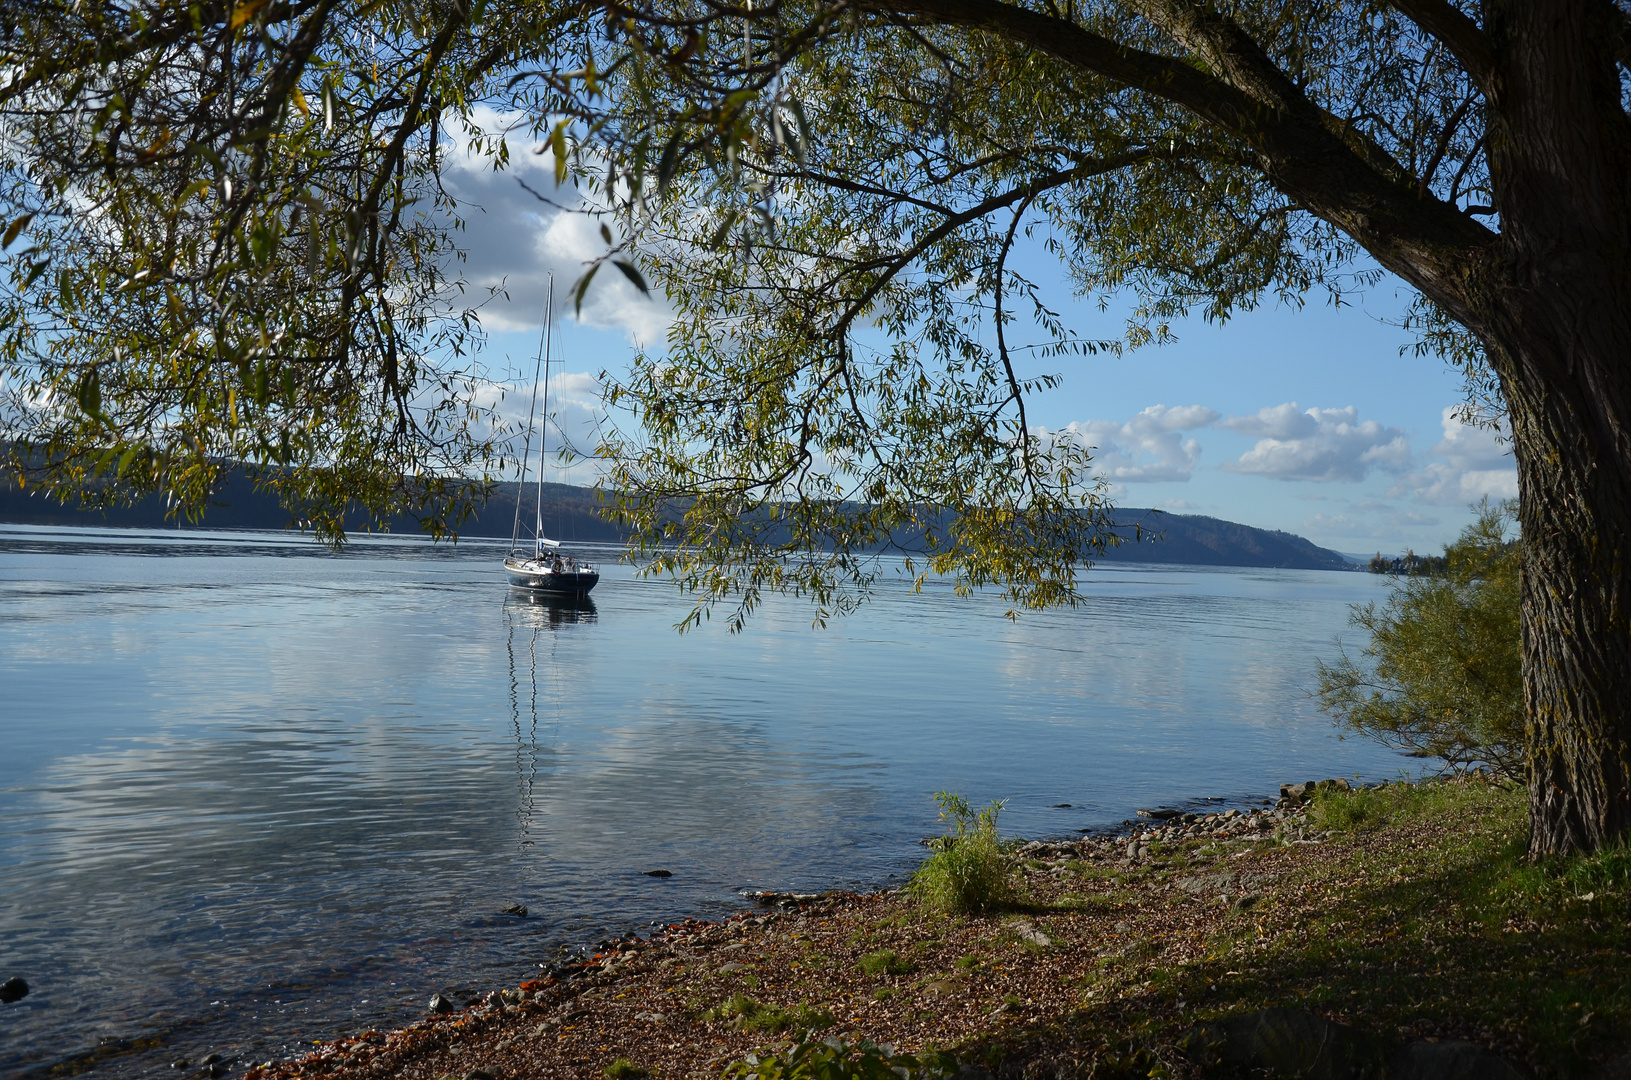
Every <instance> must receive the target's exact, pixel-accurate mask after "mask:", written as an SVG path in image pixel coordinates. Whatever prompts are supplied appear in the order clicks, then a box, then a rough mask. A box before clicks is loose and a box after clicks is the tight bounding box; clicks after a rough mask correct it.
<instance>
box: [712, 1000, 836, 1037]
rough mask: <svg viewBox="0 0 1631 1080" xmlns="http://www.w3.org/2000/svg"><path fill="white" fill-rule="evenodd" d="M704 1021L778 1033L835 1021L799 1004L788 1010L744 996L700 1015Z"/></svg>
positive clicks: (819, 1025)
mask: <svg viewBox="0 0 1631 1080" xmlns="http://www.w3.org/2000/svg"><path fill="white" fill-rule="evenodd" d="M702 1018H703V1019H704V1020H725V1021H728V1022H730V1023H731V1024H732V1025H733V1026H735V1027H737V1028H739V1029H740V1030H742V1031H762V1032H769V1033H771V1034H779V1033H781V1032H784V1031H793V1030H798V1031H817V1030H821V1029H823V1028H830V1027H832V1026H833V1024H834V1023H835V1021H834V1020H833V1016H832V1014H831V1013H829V1012H824V1011H822V1010H821V1009H816V1008H812V1007H810V1006H809V1005H805V1004H802V1003H801V1004H799V1005H795V1006H793V1008H791V1009H785V1008H782V1007H781V1006H780V1005H773V1004H767V1003H765V1002H761V1001H755V1000H754V999H753V998H750V997H748V996H747V995H746V994H733V995H731V996H730V997H728V998H726V999H725V1000H724V1001H722V1002H720V1003H719V1004H718V1005H715V1006H714V1007H713V1008H711V1009H709V1010H708V1011H707V1012H706V1013H703V1015H702Z"/></svg>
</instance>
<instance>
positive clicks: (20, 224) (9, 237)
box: [0, 214, 34, 251]
mask: <svg viewBox="0 0 1631 1080" xmlns="http://www.w3.org/2000/svg"><path fill="white" fill-rule="evenodd" d="M33 220H34V215H33V214H24V215H23V216H22V217H20V218H18V219H17V220H16V221H13V222H12V223H11V224H10V225H7V226H6V235H5V238H4V239H3V240H0V251H4V250H5V249H6V248H8V247H10V246H11V243H12V241H13V240H16V239H17V235H18V234H19V233H21V232H22V231H23V230H24V229H26V228H28V223H29V222H30V221H33Z"/></svg>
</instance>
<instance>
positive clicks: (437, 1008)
mask: <svg viewBox="0 0 1631 1080" xmlns="http://www.w3.org/2000/svg"><path fill="white" fill-rule="evenodd" d="M455 1008H457V1006H456V1005H454V1004H453V1001H452V999H451V998H449V997H447V996H446V995H445V994H432V995H431V996H430V1011H431V1012H433V1013H450V1012H452V1011H453V1010H454V1009H455Z"/></svg>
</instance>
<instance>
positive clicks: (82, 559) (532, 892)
mask: <svg viewBox="0 0 1631 1080" xmlns="http://www.w3.org/2000/svg"><path fill="white" fill-rule="evenodd" d="M505 546H507V545H505V544H503V543H498V542H491V541H480V540H466V541H463V542H461V543H460V544H458V545H457V547H450V546H446V545H443V546H440V547H438V546H433V545H431V544H429V543H428V542H422V541H418V540H413V539H406V538H401V539H391V538H366V537H365V538H359V539H358V540H357V541H356V542H355V543H354V544H353V545H352V546H351V547H350V548H349V549H348V550H347V551H345V552H344V553H343V554H338V555H336V554H333V553H330V552H328V551H326V550H325V549H323V548H321V547H319V546H317V545H316V544H314V543H313V542H312V541H311V540H309V539H303V538H300V537H298V536H290V535H284V534H278V533H247V532H246V533H207V532H193V531H189V532H185V533H181V532H175V531H163V532H135V531H128V532H127V531H116V530H93V529H79V530H74V529H47V528H31V527H23V526H0V735H3V744H0V745H3V750H4V752H3V753H0V822H3V823H4V827H3V830H0V979H3V978H5V977H8V976H13V975H19V976H22V977H23V978H25V979H27V980H28V982H29V984H30V986H31V988H32V991H33V992H32V993H31V994H30V995H29V996H28V997H27V998H26V999H25V1000H24V1001H22V1002H20V1003H18V1004H14V1005H9V1006H0V1074H3V1075H7V1076H11V1075H29V1074H31V1073H39V1074H41V1075H43V1074H44V1073H45V1072H46V1071H47V1070H49V1069H50V1068H51V1067H52V1066H57V1065H67V1064H71V1065H73V1066H74V1067H77V1068H83V1067H85V1066H87V1065H90V1064H92V1063H93V1062H95V1063H96V1073H97V1075H111V1076H135V1075H150V1074H153V1073H155V1072H156V1071H157V1070H159V1069H161V1068H163V1067H164V1065H165V1064H166V1063H167V1062H168V1061H170V1060H171V1059H173V1058H177V1057H189V1058H194V1059H196V1057H197V1056H199V1055H201V1054H203V1053H206V1052H210V1051H214V1052H217V1053H220V1054H223V1055H224V1056H228V1057H233V1058H235V1059H236V1060H237V1062H238V1064H237V1066H236V1068H237V1069H240V1070H241V1068H242V1066H243V1065H244V1064H247V1063H249V1062H251V1061H257V1062H258V1061H264V1060H267V1059H270V1058H275V1057H280V1056H285V1055H288V1054H291V1053H295V1052H298V1050H299V1048H300V1045H301V1043H302V1042H303V1041H306V1042H309V1040H312V1039H318V1038H332V1037H334V1036H336V1035H338V1034H341V1033H344V1032H355V1031H357V1030H360V1029H363V1028H367V1027H370V1026H386V1025H396V1024H401V1023H405V1022H407V1021H409V1020H412V1019H413V1018H415V1017H417V1016H419V1015H422V1013H423V1010H424V1005H425V1002H426V1001H427V1000H428V999H429V997H430V995H431V994H432V993H433V992H434V991H437V990H447V991H450V992H451V993H453V994H454V995H455V996H457V997H459V998H460V1000H463V999H464V998H465V997H468V996H471V995H473V994H474V993H475V992H476V991H477V990H480V989H486V988H490V987H494V986H498V985H514V984H515V983H516V982H518V981H520V980H522V979H524V978H526V977H528V976H529V974H530V973H535V972H536V971H537V969H538V967H539V965H540V964H546V963H549V962H551V961H553V960H554V959H556V958H558V956H559V955H560V950H561V949H562V948H564V947H570V946H574V945H582V944H585V943H588V942H591V941H593V940H596V939H598V938H600V937H603V936H605V935H606V933H607V932H609V931H612V932H615V931H623V930H628V929H638V928H640V927H642V926H647V925H649V924H650V923H651V922H652V921H653V920H671V919H674V918H679V917H683V916H689V915H695V916H699V917H704V918H707V917H717V916H720V915H722V914H725V913H727V912H730V911H732V910H737V909H740V908H741V907H742V906H743V905H744V903H745V901H744V900H743V898H742V897H741V895H740V893H741V892H742V891H744V890H750V889H777V890H794V891H817V890H821V889H827V888H834V887H844V888H877V887H887V886H891V885H895V884H899V883H900V881H901V880H903V878H904V876H905V875H907V874H909V873H910V871H911V869H912V867H913V866H914V865H915V864H916V861H917V860H918V859H919V858H921V856H922V848H921V847H919V846H918V844H917V841H918V840H919V839H920V838H921V837H923V836H925V835H930V834H932V833H934V832H936V831H937V830H938V827H937V823H936V808H935V806H934V803H933V800H932V795H933V793H934V792H935V791H938V790H952V791H958V792H961V793H962V794H964V795H966V796H968V797H969V798H970V799H971V800H972V801H973V802H975V803H977V804H984V803H986V802H988V801H990V800H993V799H1004V800H1007V805H1006V807H1005V809H1004V810H1003V812H1002V825H1003V829H1004V832H1005V833H1010V834H1018V835H1024V836H1058V835H1067V834H1072V833H1075V832H1077V831H1080V830H1089V829H1096V828H1102V827H1106V826H1109V825H1113V824H1114V823H1116V822H1119V821H1121V820H1123V819H1125V818H1127V817H1129V816H1131V815H1132V814H1133V812H1134V810H1135V809H1136V808H1138V807H1141V806H1151V805H1156V804H1163V803H1164V804H1173V805H1177V804H1181V803H1184V802H1187V801H1190V800H1195V799H1202V798H1208V799H1214V800H1221V802H1220V803H1219V805H1231V804H1232V805H1245V804H1247V803H1248V802H1254V801H1257V800H1260V799H1262V798H1265V797H1272V796H1273V795H1274V794H1275V793H1276V788H1277V786H1278V785H1279V784H1280V783H1283V782H1286V781H1301V780H1307V779H1316V778H1323V777H1327V776H1339V775H1340V776H1354V775H1359V776H1362V777H1365V778H1369V779H1381V778H1391V777H1394V776H1397V775H1398V774H1399V773H1401V772H1403V771H1407V770H1408V769H1409V768H1410V767H1411V766H1412V765H1414V764H1418V763H1414V762H1411V761H1409V760H1408V759H1405V758H1402V757H1399V756H1398V755H1396V754H1393V753H1391V752H1389V751H1386V750H1384V749H1382V748H1380V747H1378V746H1376V745H1374V744H1372V743H1369V742H1366V741H1362V740H1353V739H1349V740H1346V741H1343V740H1338V739H1337V738H1336V737H1335V735H1334V732H1333V729H1332V727H1331V724H1330V722H1329V720H1328V719H1326V718H1325V717H1324V716H1323V715H1322V714H1320V713H1319V711H1318V709H1317V708H1316V707H1315V703H1314V701H1313V700H1312V698H1311V697H1310V690H1311V688H1312V687H1313V685H1314V683H1315V669H1314V666H1315V661H1316V659H1318V658H1326V659H1329V658H1330V657H1332V656H1333V655H1335V652H1336V645H1335V643H1334V641H1335V638H1336V636H1337V635H1338V634H1339V633H1344V632H1345V631H1346V630H1347V627H1346V620H1347V613H1348V606H1349V605H1350V604H1353V603H1356V602H1363V601H1366V600H1370V599H1375V598H1377V597H1379V596H1381V595H1384V593H1385V589H1386V584H1387V583H1386V581H1385V580H1383V579H1380V578H1377V577H1375V576H1373V575H1369V574H1361V573H1332V572H1319V571H1285V570H1245V569H1219V568H1196V569H1185V568H1173V567H1153V566H1151V567H1143V566H1135V565H1127V564H1118V565H1115V566H1110V567H1105V568H1101V569H1097V570H1094V571H1093V572H1092V574H1091V575H1090V576H1089V577H1088V579H1087V583H1086V586H1085V591H1086V593H1087V596H1088V600H1087V602H1086V603H1085V604H1083V605H1082V606H1080V607H1079V608H1077V609H1075V610H1070V611H1056V612H1049V613H1045V614H1027V615H1024V616H1022V617H1021V618H1020V619H1019V620H1018V621H1017V622H1010V621H1009V620H1007V619H1006V618H1004V617H1003V612H1004V606H1003V605H1002V603H1001V602H1000V600H998V599H997V598H996V597H994V596H990V597H975V598H973V599H969V600H964V599H959V598H958V597H956V596H955V595H953V594H952V593H951V591H950V590H949V589H945V588H941V587H938V586H933V585H931V586H930V587H928V588H926V589H925V591H924V593H923V594H922V595H919V596H913V595H911V594H910V591H909V589H908V587H907V584H906V583H905V582H904V581H893V580H891V581H890V582H886V583H885V585H884V586H883V587H882V588H881V589H880V594H879V596H878V598H877V600H876V601H875V602H874V603H873V604H871V605H870V606H869V607H867V608H866V609H865V610H863V611H862V612H861V613H860V614H858V615H855V616H853V617H850V618H846V619H839V620H835V621H834V622H833V623H832V624H831V625H830V626H829V627H828V628H826V629H824V630H814V629H812V628H811V626H810V620H811V611H810V609H809V608H807V607H805V606H804V605H802V604H801V603H800V602H797V601H791V600H775V601H772V602H770V603H767V604H766V605H765V606H764V607H763V608H762V609H761V611H760V613H759V614H758V615H756V616H755V617H754V618H753V619H752V620H751V622H750V623H749V626H748V629H747V631H746V632H745V633H742V634H738V635H731V634H728V633H726V632H725V631H724V629H723V627H721V626H719V625H705V626H704V627H703V628H702V629H701V630H698V631H694V632H691V633H689V634H685V635H679V634H676V633H675V632H674V630H673V625H674V624H675V623H676V622H677V621H678V620H679V619H680V618H681V617H682V616H683V615H684V613H685V612H686V611H687V610H688V605H687V602H686V601H685V600H684V599H683V598H681V597H680V596H679V595H678V594H677V593H676V592H675V590H674V589H673V587H672V586H671V585H668V584H665V583H663V582H660V581H648V580H642V579H640V578H638V577H637V576H636V574H635V572H634V570H633V569H632V568H630V567H628V566H623V565H618V564H616V563H608V564H607V565H606V566H605V568H604V569H605V576H604V578H603V580H602V582H601V584H600V586H599V588H598V589H596V591H595V593H594V597H593V600H594V603H593V608H592V609H588V610H572V609H560V608H550V607H548V606H542V605H538V604H534V603H530V602H528V601H527V599H526V598H525V597H523V596H520V595H517V594H512V593H510V592H509V590H507V589H506V587H505V585H504V580H503V575H502V573H501V572H500V570H499V566H498V560H499V558H500V556H501V555H502V552H503V549H504V548H505ZM603 554H614V553H603ZM1356 644H1357V643H1356ZM1062 803H1068V804H1070V805H1069V806H1068V807H1061V806H1058V805H1057V804H1062ZM656 869H664V870H669V871H672V873H673V876H672V877H670V878H654V877H650V876H647V875H646V871H649V870H656ZM515 904H523V905H525V906H526V907H527V908H528V909H529V914H528V916H527V917H526V918H517V917H515V916H512V915H503V914H499V912H500V911H501V910H502V909H503V908H506V907H509V906H511V905H515Z"/></svg>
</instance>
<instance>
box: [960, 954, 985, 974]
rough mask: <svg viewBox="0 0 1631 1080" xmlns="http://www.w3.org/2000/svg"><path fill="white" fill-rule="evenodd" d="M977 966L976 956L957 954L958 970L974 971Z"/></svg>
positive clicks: (978, 963) (977, 958)
mask: <svg viewBox="0 0 1631 1080" xmlns="http://www.w3.org/2000/svg"><path fill="white" fill-rule="evenodd" d="M979 966H980V958H979V957H977V956H959V957H958V958H957V970H958V971H974V970H975V969H976V968H978V967H979Z"/></svg>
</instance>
